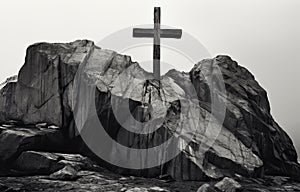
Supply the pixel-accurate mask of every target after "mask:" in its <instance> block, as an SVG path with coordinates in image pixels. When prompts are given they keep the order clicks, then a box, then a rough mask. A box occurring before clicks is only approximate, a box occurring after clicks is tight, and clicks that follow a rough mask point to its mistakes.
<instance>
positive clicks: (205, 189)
mask: <svg viewBox="0 0 300 192" xmlns="http://www.w3.org/2000/svg"><path fill="white" fill-rule="evenodd" d="M197 192H216V190H215V189H214V188H213V187H211V186H210V185H209V184H207V183H205V184H203V185H201V187H199V189H198V190H197Z"/></svg>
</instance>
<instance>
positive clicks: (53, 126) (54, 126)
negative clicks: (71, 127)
mask: <svg viewBox="0 0 300 192" xmlns="http://www.w3.org/2000/svg"><path fill="white" fill-rule="evenodd" d="M48 128H49V129H59V127H58V126H56V125H50V126H48Z"/></svg>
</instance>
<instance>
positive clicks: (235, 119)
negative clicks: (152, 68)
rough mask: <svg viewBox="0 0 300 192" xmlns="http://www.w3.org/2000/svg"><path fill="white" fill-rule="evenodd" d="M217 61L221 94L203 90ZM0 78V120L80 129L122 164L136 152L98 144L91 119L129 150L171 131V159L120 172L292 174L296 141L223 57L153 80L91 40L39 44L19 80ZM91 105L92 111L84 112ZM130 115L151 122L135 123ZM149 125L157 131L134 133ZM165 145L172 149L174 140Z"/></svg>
mask: <svg viewBox="0 0 300 192" xmlns="http://www.w3.org/2000/svg"><path fill="white" fill-rule="evenodd" d="M216 69H220V71H221V74H222V78H223V80H224V85H225V90H226V94H223V93H218V90H217V92H216V93H214V92H211V90H210V89H209V87H210V83H211V82H212V83H213V82H217V81H216V80H214V78H216V76H215V71H216ZM204 73H205V74H207V75H208V77H210V78H211V82H209V81H207V79H206V78H205V77H204V76H203V75H202V74H204ZM78 74H80V75H78ZM145 79H149V80H147V81H145ZM2 86H3V88H2V89H1V91H0V122H3V123H5V122H7V121H10V120H14V121H16V122H19V123H22V124H36V123H42V122H45V123H47V124H49V125H55V126H58V127H60V128H61V129H60V131H61V132H62V133H63V135H64V137H65V138H66V139H75V138H76V137H79V134H81V136H82V137H87V138H89V141H88V143H87V145H88V146H89V147H90V148H94V149H96V150H99V151H100V152H107V153H108V154H109V155H108V156H109V157H108V158H110V160H112V161H122V159H120V158H122V156H121V155H119V154H120V153H125V155H126V158H127V159H123V160H126V161H129V162H130V161H132V162H134V159H136V158H137V156H136V153H134V152H130V151H118V150H115V148H114V146H113V145H106V146H99V145H98V144H99V141H98V140H99V138H98V136H99V135H97V134H99V133H101V132H99V127H95V126H93V124H92V125H91V122H93V121H94V120H95V119H99V120H100V122H101V124H102V126H103V128H104V130H105V131H106V132H107V133H108V135H109V136H110V137H111V138H112V140H115V141H117V142H118V143H120V144H121V145H123V146H127V147H130V148H136V149H145V148H153V147H155V146H158V145H160V144H162V143H164V142H165V141H166V140H167V139H169V138H171V137H174V138H176V142H175V150H178V151H179V152H180V153H179V154H178V155H177V156H176V158H174V159H172V160H170V161H166V162H165V163H163V164H161V165H158V166H156V167H154V168H149V169H147V170H141V171H135V170H128V169H122V167H119V168H118V169H117V170H118V172H121V173H125V172H126V173H130V174H139V175H142V176H149V177H155V176H158V175H164V174H167V175H170V176H171V177H172V178H175V179H178V180H208V179H220V178H223V177H224V176H234V175H235V174H240V175H243V176H245V177H249V176H261V175H263V174H276V175H285V176H291V177H294V178H299V176H300V166H299V164H298V163H297V154H296V151H295V148H294V146H293V143H292V141H291V139H290V138H289V136H288V135H287V134H286V133H285V132H284V131H283V129H282V128H280V126H279V125H278V124H277V123H276V122H275V121H274V119H273V118H272V116H271V114H270V106H269V102H268V98H267V93H266V91H265V90H264V89H263V88H262V87H261V86H260V85H259V84H258V83H257V81H256V80H255V78H254V76H253V75H252V74H251V73H250V72H249V71H248V70H247V69H245V68H243V67H241V66H239V65H238V64H237V62H235V61H233V60H232V59H231V58H230V57H228V56H217V57H215V58H213V59H207V60H203V61H201V62H199V63H197V64H196V65H195V66H194V67H193V68H192V69H191V71H190V72H189V73H184V72H178V71H176V70H171V71H169V72H168V73H167V74H166V75H164V76H163V77H162V80H161V84H159V83H158V82H157V81H155V80H152V79H151V74H149V73H148V72H146V71H145V70H143V69H142V68H141V67H140V66H139V64H138V63H136V62H132V61H131V58H130V57H129V56H124V55H120V54H118V53H116V52H113V51H109V50H105V49H101V48H99V47H97V46H95V45H94V43H93V42H91V41H87V40H83V41H75V42H72V43H66V44H59V43H58V44H48V43H39V44H35V45H32V46H30V47H29V48H28V49H27V55H26V60H25V64H24V66H23V67H22V69H21V70H20V72H19V74H18V80H17V81H7V82H6V83H5V85H2ZM91 87H92V88H93V89H91ZM217 87H218V85H217ZM212 94H215V95H212ZM213 97H216V98H217V100H218V101H219V102H224V103H225V106H226V111H225V119H224V122H219V119H218V117H215V116H214V114H213V113H212V109H211V107H212V106H213V101H212V98H213ZM78 101H79V102H78ZM93 106H94V108H95V111H96V114H92V112H93ZM191 106H196V107H191ZM126 110H127V111H128V112H129V113H126ZM131 115H132V116H133V117H134V118H133V119H135V120H137V121H139V122H152V124H151V126H148V127H147V126H144V127H143V129H141V127H140V126H139V125H138V124H136V121H133V119H132V118H131ZM132 122H134V123H132ZM195 122H196V124H197V126H196V128H197V129H196V131H195V130H193V127H195V125H194V124H195ZM209 123H211V124H212V125H211V126H208V124H209ZM125 127H129V128H130V130H131V131H128V130H127V129H126V128H125ZM151 127H155V128H157V129H156V130H155V131H153V133H151V134H143V131H147V130H149V129H150V128H151ZM208 128H209V129H208ZM5 131H6V130H5ZM216 133H217V136H216V138H214V142H213V144H212V145H211V146H209V147H208V148H207V150H205V151H203V148H202V147H201V146H203V145H205V144H207V141H209V140H210V137H213V136H214V134H216ZM0 137H1V135H0ZM0 142H1V144H2V143H4V142H5V138H0ZM167 147H168V146H167ZM166 149H167V151H170V150H174V145H173V147H171V148H166ZM157 152H158V154H159V152H160V151H157ZM1 155H2V154H1ZM1 158H2V157H1ZM6 158H7V157H6ZM3 159H4V158H2V159H1V160H3ZM116 159H117V160H116ZM4 160H5V159H4ZM161 160H162V156H159V155H158V156H157V158H156V159H151V162H150V161H149V160H147V158H146V159H145V160H144V162H143V165H145V166H146V165H149V164H151V163H153V162H152V161H157V162H158V161H161ZM153 164H155V163H153ZM105 165H106V166H108V167H110V168H112V167H113V168H114V170H116V169H115V168H116V167H115V166H113V165H108V164H105ZM146 167H147V166H146Z"/></svg>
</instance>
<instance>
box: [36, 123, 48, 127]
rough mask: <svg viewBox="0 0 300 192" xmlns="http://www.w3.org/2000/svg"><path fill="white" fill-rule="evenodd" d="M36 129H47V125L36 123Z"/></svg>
mask: <svg viewBox="0 0 300 192" xmlns="http://www.w3.org/2000/svg"><path fill="white" fill-rule="evenodd" d="M35 127H36V128H47V123H38V124H36V125H35Z"/></svg>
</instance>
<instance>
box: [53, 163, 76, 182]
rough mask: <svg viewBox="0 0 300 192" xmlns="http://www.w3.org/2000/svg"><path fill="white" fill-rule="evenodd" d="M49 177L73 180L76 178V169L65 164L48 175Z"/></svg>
mask: <svg viewBox="0 0 300 192" xmlns="http://www.w3.org/2000/svg"><path fill="white" fill-rule="evenodd" d="M50 179H53V180H62V181H74V180H76V179H78V175H77V171H76V170H75V169H74V168H73V167H71V166H69V165H67V166H65V167H64V168H63V169H61V170H59V171H57V172H55V173H53V174H51V175H50Z"/></svg>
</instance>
